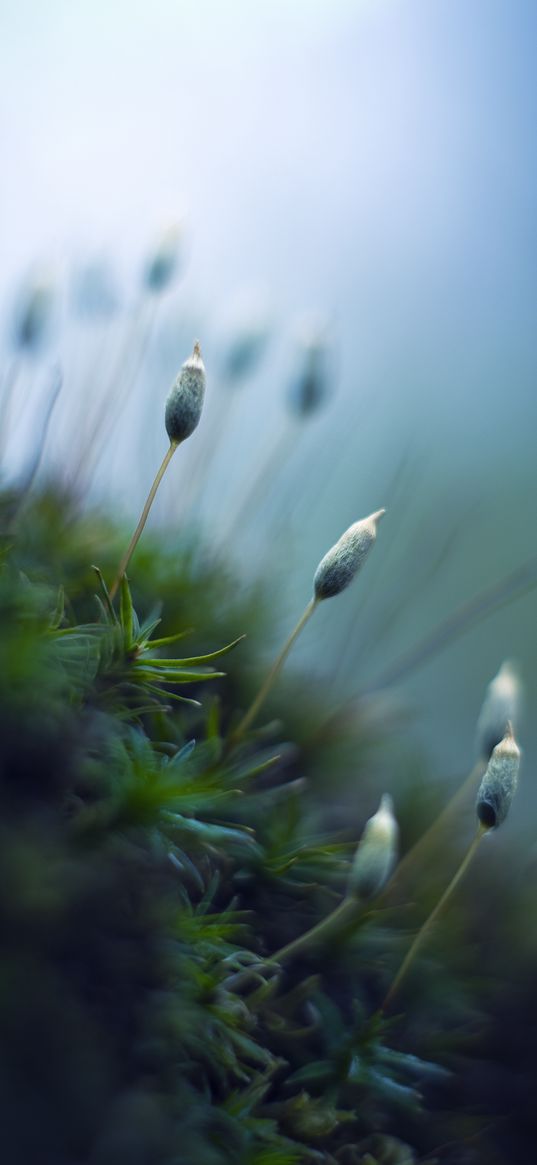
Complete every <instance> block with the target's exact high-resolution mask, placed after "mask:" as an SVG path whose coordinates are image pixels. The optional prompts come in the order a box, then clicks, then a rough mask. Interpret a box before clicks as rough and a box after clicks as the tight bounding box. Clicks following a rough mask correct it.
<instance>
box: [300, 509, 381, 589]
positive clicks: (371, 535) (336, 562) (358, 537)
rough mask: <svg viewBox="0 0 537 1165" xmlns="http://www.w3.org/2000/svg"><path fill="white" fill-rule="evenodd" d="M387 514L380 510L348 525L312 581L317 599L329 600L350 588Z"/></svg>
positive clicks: (320, 564)
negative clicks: (381, 521)
mask: <svg viewBox="0 0 537 1165" xmlns="http://www.w3.org/2000/svg"><path fill="white" fill-rule="evenodd" d="M385 513H386V510H377V511H376V513H374V514H370V515H369V517H368V518H362V519H361V521H360V522H355V523H354V525H352V526H349V529H348V530H346V531H345V533H344V534H342V535H341V538H340V539H339V541H338V542H336V544H335V546H332V548H331V549H330V550H329V551H328V553H327V554H325V556H324V558H322V559H321V561H320V563H319V565H318V567H317V570H316V571H315V577H314V580H313V588H314V592H315V598H316V599H330V598H332V597H333V596H334V595H339V593H340V591H343V590H345V587H348V585H349V583H351V582H352V580H353V578H354V577H355V575H356V574H357V573H358V571H359V570H360V568H361V567H362V566H363V564H364V562H365V560H366V558H367V556H368V554H369V551H370V550H371V548H372V546H373V545H374V543H375V541H376V537H377V522H378V521H379V519H380V518H382V515H383V514H385Z"/></svg>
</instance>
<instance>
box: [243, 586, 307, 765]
mask: <svg viewBox="0 0 537 1165" xmlns="http://www.w3.org/2000/svg"><path fill="white" fill-rule="evenodd" d="M317 604H318V599H316V598H313V599H310V601H309V603H308V605H307V607H306V610H305V611H304V612H303V614H302V615H301V616H300V619H299V620H298V623H297V625H296V627H295V628H294V630H293V631H291V634H290V636H289V638H288V639H287V640H286V641H285V643H284V645H283V647H282V649H281V651H280V654H279V655H278V656H277V658H276V659H275V661H274V663H273V665H272V667H271V669H270V671H269V673H268V675H267V678H266V680H265V682H264V683H263V684H262V685H261V687H260V689H259V691H258V693H257V696H256V697H255V700H254V701H253V703H252V704H250V707H249V709H248V711H247V712H246V713H245V715H244V716H243V718H242V720H241V721H240V723H239V724H238V726H237V728H236V729H235V731H234V732H233V733H232V735H231V737H230V740H229V746H230V747H234V746H235V745H236V744H238V743H239V741H241V740H242V738H243V736H244V734H245V733H246V732H247V731H248V729H249V727H250V725H251V724H253V722H254V720H255V718H256V716H257V714H258V712H259V711H260V709H261V707H262V705H263V704H264V703H265V700H266V698H267V696H268V694H269V692H270V689H271V688H272V685H273V684H274V682H275V680H277V678H278V676H279V674H280V672H281V670H282V667H283V665H284V663H285V661H286V659H287V656H288V655H289V652H290V650H291V648H292V646H293V644H294V643H295V641H296V640H297V639H298V636H299V635H300V632H301V631H302V629H303V628H304V627H305V626H306V623H307V622H308V619H311V616H312V615H313V612H314V610H315V608H316V606H317Z"/></svg>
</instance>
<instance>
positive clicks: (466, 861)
mask: <svg viewBox="0 0 537 1165" xmlns="http://www.w3.org/2000/svg"><path fill="white" fill-rule="evenodd" d="M486 832H487V830H486V829H484V828H483V826H482V825H480V826H479V829H478V831H477V833H476V835H475V837H474V839H473V841H472V842H471V843H470V845H469V847H468V849H467V851H466V853H465V855H464V857H463V859H462V862H461V864H460V866H459V868H458V870H457V872H456V873H455V874H454V876H453V878H452V879H451V882H450V883H449V885H448V886H447V887H446V889H445V890H444V893H443V894H442V895H441V897H440V898H439V899H438V902H437V903H436V906H435V907H434V910H432V911H431V913H430V914H429V916H428V918H426V919H425V922H424V923H423V926H421V927H420V929H419V931H418V933H417V935H416V937H415V939H414V942H413V943H412V945H411V946H410V949H409V950H408V951H407V953H406V955H405V958H404V959H403V962H402V963H401V966H400V967H399V970H398V972H397V974H396V976H395V979H394V980H393V983H392V985H391V987H390V989H389V991H388V994H387V995H386V998H385V1000H384V1003H383V1004H382V1007H381V1009H380V1010H381V1011H386V1010H387V1008H388V1007H389V1005H390V1003H391V1002H392V1000H393V998H394V996H395V995H396V993H397V991H398V990H399V987H400V986H401V983H402V981H403V979H404V977H405V975H406V973H407V971H408V970H409V968H410V967H411V965H412V963H413V962H414V959H415V957H416V955H417V953H418V951H419V949H420V947H421V946H422V944H423V942H424V941H425V939H426V938H427V935H428V934H429V931H430V930H431V927H432V926H433V924H434V923H435V922H436V919H437V918H438V915H439V914H440V912H441V910H442V909H443V907H444V906H445V904H446V902H447V901H448V899H449V898H451V895H452V894H453V891H454V890H455V889H456V887H457V886H458V884H459V882H460V880H461V878H462V877H463V876H464V874H465V873H466V870H467V869H468V866H469V865H470V862H471V861H472V858H473V857H474V854H475V852H476V850H477V847H478V845H479V843H480V841H481V838H482V837H483V834H484V833H486Z"/></svg>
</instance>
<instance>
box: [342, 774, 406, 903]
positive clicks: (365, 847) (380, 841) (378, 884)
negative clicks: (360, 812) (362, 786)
mask: <svg viewBox="0 0 537 1165" xmlns="http://www.w3.org/2000/svg"><path fill="white" fill-rule="evenodd" d="M398 844H399V827H398V825H397V821H396V819H395V817H394V814H393V801H392V799H391V797H390V796H389V794H388V793H385V794H384V796H383V797H382V798H381V802H380V805H379V808H378V809H377V812H376V813H375V814H374V816H373V817H370V818H369V821H367V822H366V825H365V828H364V832H363V834H362V837H361V839H360V842H359V844H358V848H357V850H356V853H355V855H354V860H353V863H352V868H351V872H350V876H349V885H348V890H347V893H348V894H351V895H353V896H355V897H357V898H364V899H368V898H373V897H374V896H375V895H376V894H378V893H379V892H380V890H382V887H383V886H384V885H385V884H386V882H387V881H388V878H389V877H390V875H391V873H392V871H393V869H394V867H395V863H396V861H397V851H398Z"/></svg>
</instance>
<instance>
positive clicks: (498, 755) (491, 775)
mask: <svg viewBox="0 0 537 1165" xmlns="http://www.w3.org/2000/svg"><path fill="white" fill-rule="evenodd" d="M519 767H520V749H519V747H518V744H517V742H516V740H515V738H514V736H513V730H512V728H511V725H510V724H509V725H508V727H507V731H506V733H505V736H504V738H503V740H501V741H500V743H499V744H497V745H496V748H494V749H493V751H492V756H491V758H490V760H489V763H488V765H487V770H486V773H485V775H484V777H483V780H482V781H481V784H480V786H479V789H478V793H477V801H476V812H477V816H478V818H479V821H480V822H481V825H482V826H483V828H484V829H497V828H498V826H499V825H501V824H502V823H503V822H504V821H505V818H506V817H507V814H508V812H509V809H510V808H511V802H512V800H513V797H514V795H515V793H516V788H517V784H518V770H519Z"/></svg>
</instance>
